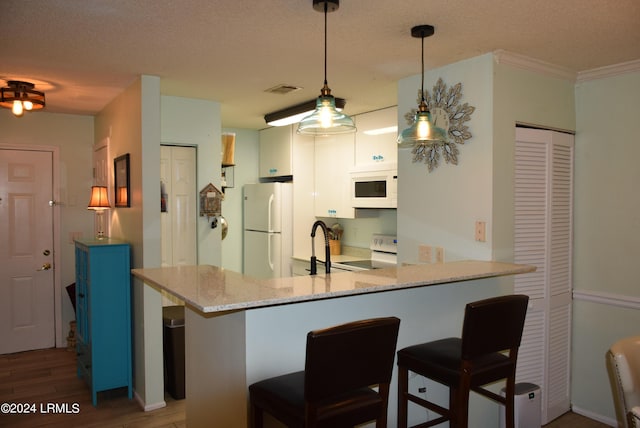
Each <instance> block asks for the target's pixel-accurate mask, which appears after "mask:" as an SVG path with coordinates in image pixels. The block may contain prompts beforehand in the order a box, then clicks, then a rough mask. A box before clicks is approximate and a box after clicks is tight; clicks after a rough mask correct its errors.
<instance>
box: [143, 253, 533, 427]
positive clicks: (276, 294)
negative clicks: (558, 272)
mask: <svg viewBox="0 0 640 428" xmlns="http://www.w3.org/2000/svg"><path fill="white" fill-rule="evenodd" d="M534 270H535V268H534V267H533V266H528V265H517V264H511V263H500V262H484V261H460V262H449V263H440V264H431V265H409V266H401V267H397V268H386V269H376V270H368V271H361V272H345V273H338V274H331V275H327V276H324V275H317V276H300V277H290V278H277V279H269V280H258V279H255V278H251V277H248V276H244V275H242V274H239V273H237V272H232V271H227V270H225V269H220V268H217V267H214V266H204V265H203V266H178V267H167V268H150V269H134V270H132V273H133V275H134V276H136V277H137V278H139V279H141V280H142V281H144V283H145V284H146V285H147V286H148V287H146V288H152V289H153V290H155V291H156V292H157V293H159V292H160V290H164V291H166V292H168V293H170V294H172V295H174V296H176V297H178V298H179V299H181V300H183V301H184V302H185V304H186V306H187V310H186V311H185V319H186V321H185V322H186V329H185V333H186V337H185V339H186V340H185V343H186V361H187V364H186V365H187V371H186V382H187V386H186V396H187V403H186V421H187V426H189V427H190V428H192V427H200V426H203V427H204V426H224V427H246V426H247V387H248V385H249V384H251V383H253V382H255V381H257V380H260V379H263V378H266V377H270V376H274V375H278V374H282V373H286V372H290V371H294V370H301V369H302V368H303V367H304V355H305V340H306V339H305V338H306V334H307V332H308V331H310V330H313V329H317V328H324V327H328V326H331V325H335V324H339V323H342V322H347V321H352V320H355V319H363V318H370V317H377V316H391V315H393V316H397V317H399V318H400V319H401V324H400V334H399V338H398V347H399V348H400V347H403V346H407V345H409V344H413V343H418V342H421V341H426V340H431V339H434V338H439V337H446V336H454V335H459V334H460V328H461V325H462V316H463V312H464V305H465V304H466V303H467V302H470V301H474V300H478V299H482V298H486V297H491V296H495V295H501V294H509V293H510V292H511V291H512V281H510V280H509V279H508V278H509V275H515V274H521V273H527V272H532V271H534ZM159 301H160V299H159V298H158V302H159ZM157 312H158V315H157V322H158V323H160V322H161V320H160V315H159V314H160V308H158V311H157ZM150 319H151V320H152V318H150ZM145 334H146V333H145ZM145 341H146V339H145ZM150 342H153V341H150ZM160 346H161V345H160ZM160 352H161V350H160ZM158 375H159V376H162V373H158ZM393 381H394V382H395V373H394V380H393ZM395 403H396V392H395V388H392V393H391V396H390V401H389V413H390V414H389V421H390V426H394V424H395V419H396V417H395V408H396V404H395ZM481 413H482V414H480V415H477V417H478V418H480V420H487V421H488V422H487V423H489V425H486V426H497V423H498V422H497V410H496V409H494V405H493V404H489V403H487V404H486V405H485V406H484V407H483V408H482V409H481ZM410 416H411V415H410ZM494 422H495V423H494ZM212 424H213V425H212Z"/></svg>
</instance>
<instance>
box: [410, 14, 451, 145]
mask: <svg viewBox="0 0 640 428" xmlns="http://www.w3.org/2000/svg"><path fill="white" fill-rule="evenodd" d="M434 32H435V30H434V28H433V26H432V25H418V26H415V27H413V28H412V29H411V36H413V37H416V38H418V37H419V38H421V39H422V87H421V90H420V104H419V105H418V111H417V112H416V115H415V119H414V122H413V125H411V126H410V127H408V128H407V129H405V130H404V131H402V132H401V133H400V135H398V146H399V148H401V149H405V148H413V147H415V146H416V144H421V145H429V144H436V143H438V142H446V141H447V140H448V138H447V132H446V131H445V130H444V129H442V128H439V127H436V126H434V125H433V122H432V121H431V112H429V108H428V107H427V102H426V101H425V99H424V39H425V37H429V36H432V35H433V33H434Z"/></svg>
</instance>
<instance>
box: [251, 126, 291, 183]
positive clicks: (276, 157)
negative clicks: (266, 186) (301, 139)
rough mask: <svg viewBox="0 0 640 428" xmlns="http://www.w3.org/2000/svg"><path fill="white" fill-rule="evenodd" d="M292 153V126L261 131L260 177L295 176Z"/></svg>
mask: <svg viewBox="0 0 640 428" xmlns="http://www.w3.org/2000/svg"><path fill="white" fill-rule="evenodd" d="M292 153H293V127H292V126H276V127H273V128H267V129H263V130H262V131H260V168H259V169H260V170H259V173H260V177H262V178H269V177H282V176H288V175H293V161H292Z"/></svg>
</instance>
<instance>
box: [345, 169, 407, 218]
mask: <svg viewBox="0 0 640 428" xmlns="http://www.w3.org/2000/svg"><path fill="white" fill-rule="evenodd" d="M389 167H391V166H389ZM351 202H352V204H351V205H352V206H353V207H354V208H397V207H398V170H397V168H393V169H382V170H380V169H377V170H365V169H363V170H356V171H352V172H351Z"/></svg>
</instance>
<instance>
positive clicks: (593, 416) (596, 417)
mask: <svg viewBox="0 0 640 428" xmlns="http://www.w3.org/2000/svg"><path fill="white" fill-rule="evenodd" d="M571 411H572V412H573V413H577V414H579V415H581V416H584V417H585V418H589V419H593V420H594V421H598V422H600V423H603V424H605V425H609V426H610V427H617V426H618V421H617V420H615V419H611V418H608V417H606V416H602V415H599V414H597V413H593V412H591V411H589V410H586V409H582V408H580V407H578V406H571Z"/></svg>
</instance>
